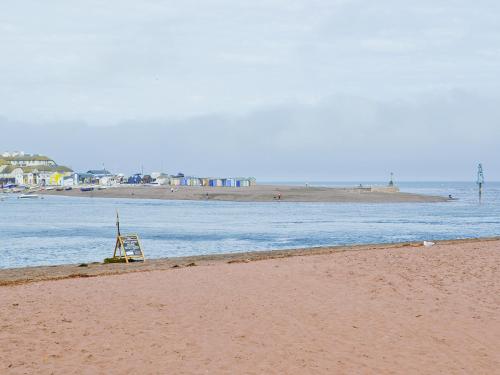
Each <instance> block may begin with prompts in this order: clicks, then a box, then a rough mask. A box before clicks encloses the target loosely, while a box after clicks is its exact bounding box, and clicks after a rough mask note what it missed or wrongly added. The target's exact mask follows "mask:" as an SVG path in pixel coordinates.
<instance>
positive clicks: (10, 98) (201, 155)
mask: <svg viewBox="0 0 500 375" xmlns="http://www.w3.org/2000/svg"><path fill="white" fill-rule="evenodd" d="M499 19H500V2H498V1H481V0H479V1H474V2H471V1H465V0H464V1H462V0H456V1H454V0H450V1H437V0H433V1H431V0H421V1H418V2H410V1H406V2H404V1H401V0H379V1H368V0H365V1H356V0H325V1H321V0H267V1H258V0H253V1H238V0H204V1H190V0H184V1H159V0H158V1H153V0H142V1H130V0H107V1H97V0H87V1H84V2H70V1H67V0H60V1H56V0H46V1H39V0H32V1H28V0H2V1H1V2H0V150H24V151H25V152H31V153H45V154H48V155H50V156H52V157H54V158H55V159H56V161H57V162H59V163H61V164H67V165H70V166H72V167H73V168H74V169H76V170H87V169H91V168H97V167H100V166H102V164H103V163H104V165H105V166H106V167H107V168H110V169H112V170H113V171H115V172H125V173H132V172H135V171H138V170H140V166H141V165H144V169H145V170H146V171H148V172H149V171H158V170H160V169H163V170H164V171H165V172H168V173H175V172H177V171H183V172H185V173H188V174H201V175H250V176H255V177H257V178H258V179H261V180H262V179H264V180H278V179H285V180H355V181H358V180H384V179H387V178H388V174H389V172H390V171H394V172H395V174H396V176H397V178H399V179H400V180H428V179H432V180H473V179H474V178H475V169H476V165H477V163H478V162H482V163H483V164H484V167H485V173H486V177H487V179H489V180H500V22H499V21H498V20H499Z"/></svg>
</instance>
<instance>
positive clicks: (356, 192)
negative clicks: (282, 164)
mask: <svg viewBox="0 0 500 375" xmlns="http://www.w3.org/2000/svg"><path fill="white" fill-rule="evenodd" d="M172 190H173V191H172ZM39 193H40V194H47V195H64V196H71V197H94V198H132V199H165V200H203V201H236V202H273V201H283V202H339V203H340V202H344V203H356V202H359V203H409V202H415V203H433V202H446V201H448V200H449V199H448V198H447V197H441V196H432V195H422V194H411V193H402V192H397V191H391V190H390V189H387V188H379V189H375V188H374V189H372V190H370V189H359V188H354V187H353V188H330V187H304V186H276V185H255V186H250V187H244V188H227V187H208V186H176V187H170V186H146V185H142V186H141V185H120V186H117V187H111V188H107V189H103V190H98V189H94V190H93V191H81V190H80V189H78V188H74V189H72V190H68V191H67V190H64V191H56V190H43V191H40V192H39Z"/></svg>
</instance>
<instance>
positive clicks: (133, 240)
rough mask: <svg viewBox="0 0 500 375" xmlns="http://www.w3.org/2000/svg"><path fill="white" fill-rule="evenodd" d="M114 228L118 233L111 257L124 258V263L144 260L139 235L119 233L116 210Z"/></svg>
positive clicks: (118, 220)
mask: <svg viewBox="0 0 500 375" xmlns="http://www.w3.org/2000/svg"><path fill="white" fill-rule="evenodd" d="M116 229H117V232H118V233H117V236H116V244H115V252H114V253H113V259H117V260H123V259H125V263H128V262H137V261H143V262H144V260H145V258H144V252H143V251H142V247H141V242H140V241H139V236H138V235H137V234H126V235H122V234H121V233H120V217H119V216H118V210H117V211H116Z"/></svg>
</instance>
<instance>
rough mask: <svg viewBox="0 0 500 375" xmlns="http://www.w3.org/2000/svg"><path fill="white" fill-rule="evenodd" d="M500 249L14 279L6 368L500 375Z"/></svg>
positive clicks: (458, 247)
mask: <svg viewBox="0 0 500 375" xmlns="http://www.w3.org/2000/svg"><path fill="white" fill-rule="evenodd" d="M499 246H500V240H498V239H490V240H470V241H449V242H443V243H439V244H437V245H435V246H433V247H423V246H421V245H417V244H397V245H388V246H382V245H377V246H357V247H352V248H330V249H328V248H323V249H313V250H311V251H310V252H307V251H306V250H299V251H297V252H291V251H290V252H268V253H263V254H261V256H258V255H256V254H255V253H247V254H236V255H230V256H219V257H217V256H215V257H205V258H204V257H197V258H182V259H170V260H159V261H149V262H146V263H145V264H143V265H135V264H134V265H131V266H124V265H107V266H102V265H98V264H95V265H93V264H91V265H88V267H78V265H68V266H57V267H37V268H33V269H18V270H17V271H15V270H14V272H13V270H2V271H0V279H2V280H3V281H4V286H2V287H0V301H2V305H1V306H0V319H1V323H0V324H1V330H0V342H1V343H2V345H0V373H2V374H34V373H36V374H52V373H53V374H68V373H75V374H139V373H140V374H166V373H168V374H202V373H207V374H236V373H237V374H309V373H314V374H332V373H342V374H354V373H355V374H359V373H364V374H368V373H377V374H436V373H443V374H495V373H500V370H499V368H500V353H499V351H498V347H499V346H500V314H499V312H500V310H499V308H500V272H499V269H498V266H499V264H500V252H499V251H498V249H499ZM308 254H310V255H308ZM162 262H163V263H162ZM193 263H194V264H193ZM148 264H149V265H148ZM106 267H107V269H106ZM147 267H150V268H147ZM29 270H31V271H32V272H34V273H32V274H31V279H30V280H27V279H26V275H29V272H30V271H29ZM131 271H132V272H131ZM134 271H141V272H134ZM9 272H10V273H9ZM37 272H38V274H39V278H38V279H37V278H36V277H35V274H36V273H37ZM106 272H108V273H121V272H127V273H122V274H118V275H103V274H105V273H106ZM86 273H89V275H87V276H95V277H85V274H86ZM15 274H17V275H18V279H16V278H15V276H14V275H15ZM51 274H52V276H53V278H54V279H58V278H59V279H61V280H52V281H50V280H49V281H37V280H41V279H43V278H45V279H50V275H51ZM9 275H10V276H9ZM40 275H42V276H43V277H42V276H40ZM98 275H101V276H98ZM67 277H69V278H67ZM6 280H7V281H8V282H6ZM27 281H36V282H29V283H26V282H27ZM19 283H21V284H19Z"/></svg>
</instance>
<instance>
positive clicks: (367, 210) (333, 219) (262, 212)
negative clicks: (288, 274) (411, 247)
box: [0, 181, 500, 268]
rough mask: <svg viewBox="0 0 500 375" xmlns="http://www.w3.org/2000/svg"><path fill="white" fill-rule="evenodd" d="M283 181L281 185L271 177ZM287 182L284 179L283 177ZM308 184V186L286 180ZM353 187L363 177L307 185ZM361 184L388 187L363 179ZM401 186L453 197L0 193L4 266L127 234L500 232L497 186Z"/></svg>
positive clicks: (250, 247)
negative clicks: (308, 199)
mask: <svg viewBox="0 0 500 375" xmlns="http://www.w3.org/2000/svg"><path fill="white" fill-rule="evenodd" d="M274 183H276V182H274ZM281 184H284V183H283V182H281ZM286 184H293V185H303V186H304V185H305V182H286ZM308 184H309V186H331V187H343V186H355V185H358V184H359V182H357V183H353V182H309V183H308ZM362 184H363V185H381V183H377V182H370V181H367V182H362ZM398 186H399V187H400V189H401V191H403V192H410V193H419V194H432V195H442V196H448V195H450V194H451V195H452V196H453V197H454V198H457V200H453V201H449V202H443V203H390V204H387V203H376V204H366V203H291V202H284V201H282V202H278V201H276V202H266V203H250V202H215V201H161V200H139V199H111V198H76V197H63V196H45V197H43V199H17V197H16V196H15V195H10V194H2V195H1V196H0V198H1V199H0V268H15V267H25V266H40V265H58V264H69V263H84V262H85V263H89V262H100V261H103V259H104V258H107V257H110V256H112V254H113V250H114V245H115V238H116V211H117V210H118V212H119V214H120V221H121V230H122V234H126V233H136V234H138V235H139V237H140V239H141V242H142V246H143V248H144V252H145V255H146V258H149V259H152V258H163V257H177V256H187V255H201V254H214V253H232V252H244V251H259V250H272V249H292V248H303V247H314V246H337V245H354V244H371V243H391V242H406V241H432V240H446V239H463V238H477V237H490V236H500V182H488V183H486V184H485V186H484V192H483V196H482V200H481V202H480V201H479V197H478V189H477V185H476V184H475V183H473V182H401V183H399V184H398Z"/></svg>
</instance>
